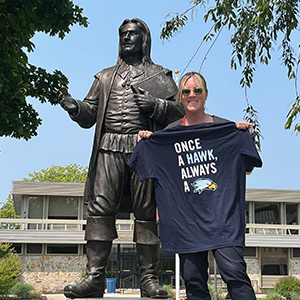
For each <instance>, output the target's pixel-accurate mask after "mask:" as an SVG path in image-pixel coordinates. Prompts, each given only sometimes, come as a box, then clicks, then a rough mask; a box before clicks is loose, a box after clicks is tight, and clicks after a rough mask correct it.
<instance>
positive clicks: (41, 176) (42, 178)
mask: <svg viewBox="0 0 300 300" xmlns="http://www.w3.org/2000/svg"><path fill="white" fill-rule="evenodd" d="M87 172H88V167H83V166H80V165H78V164H70V165H67V166H65V167H61V166H51V167H50V168H46V169H42V170H40V171H38V172H33V173H29V174H28V177H26V178H23V181H35V182H77V183H84V182H85V180H86V177H87ZM0 218H20V216H18V215H16V211H15V206H14V202H13V198H12V195H11V194H9V195H8V198H7V201H6V202H5V203H4V204H3V206H2V207H1V210H0ZM8 226H9V227H8ZM18 228H19V225H18V224H17V223H16V224H10V225H8V224H6V223H1V224H0V229H18Z"/></svg>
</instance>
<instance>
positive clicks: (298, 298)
mask: <svg viewBox="0 0 300 300" xmlns="http://www.w3.org/2000/svg"><path fill="white" fill-rule="evenodd" d="M291 300H300V293H298V292H291Z"/></svg>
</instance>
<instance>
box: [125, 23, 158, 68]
mask: <svg viewBox="0 0 300 300" xmlns="http://www.w3.org/2000/svg"><path fill="white" fill-rule="evenodd" d="M129 28H130V29H131V30H134V29H136V32H137V35H136V36H135V37H132V39H131V40H132V43H134V45H127V46H126V45H125V46H124V45H123V38H124V37H123V36H122V35H123V34H124V33H123V32H124V29H129ZM128 43H130V42H128ZM126 51H140V54H141V55H142V61H143V62H150V63H153V62H152V60H151V57H150V52H151V34H150V29H149V27H148V26H147V24H146V23H145V22H144V21H142V20H140V19H138V18H133V19H126V20H124V21H123V23H122V24H121V25H120V27H119V59H121V60H123V59H124V55H125V54H126Z"/></svg>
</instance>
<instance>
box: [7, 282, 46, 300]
mask: <svg viewBox="0 0 300 300" xmlns="http://www.w3.org/2000/svg"><path fill="white" fill-rule="evenodd" d="M10 293H11V294H12V295H16V296H18V297H20V298H23V299H33V298H40V296H41V295H40V293H38V292H36V291H35V289H34V287H33V286H32V285H30V284H27V283H23V282H21V281H19V282H17V283H16V284H15V285H14V286H13V288H12V289H11V290H10Z"/></svg>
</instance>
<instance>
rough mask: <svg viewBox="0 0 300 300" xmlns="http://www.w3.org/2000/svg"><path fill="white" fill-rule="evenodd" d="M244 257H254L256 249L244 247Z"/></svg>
mask: <svg viewBox="0 0 300 300" xmlns="http://www.w3.org/2000/svg"><path fill="white" fill-rule="evenodd" d="M244 256H250V257H256V248H255V247H244Z"/></svg>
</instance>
